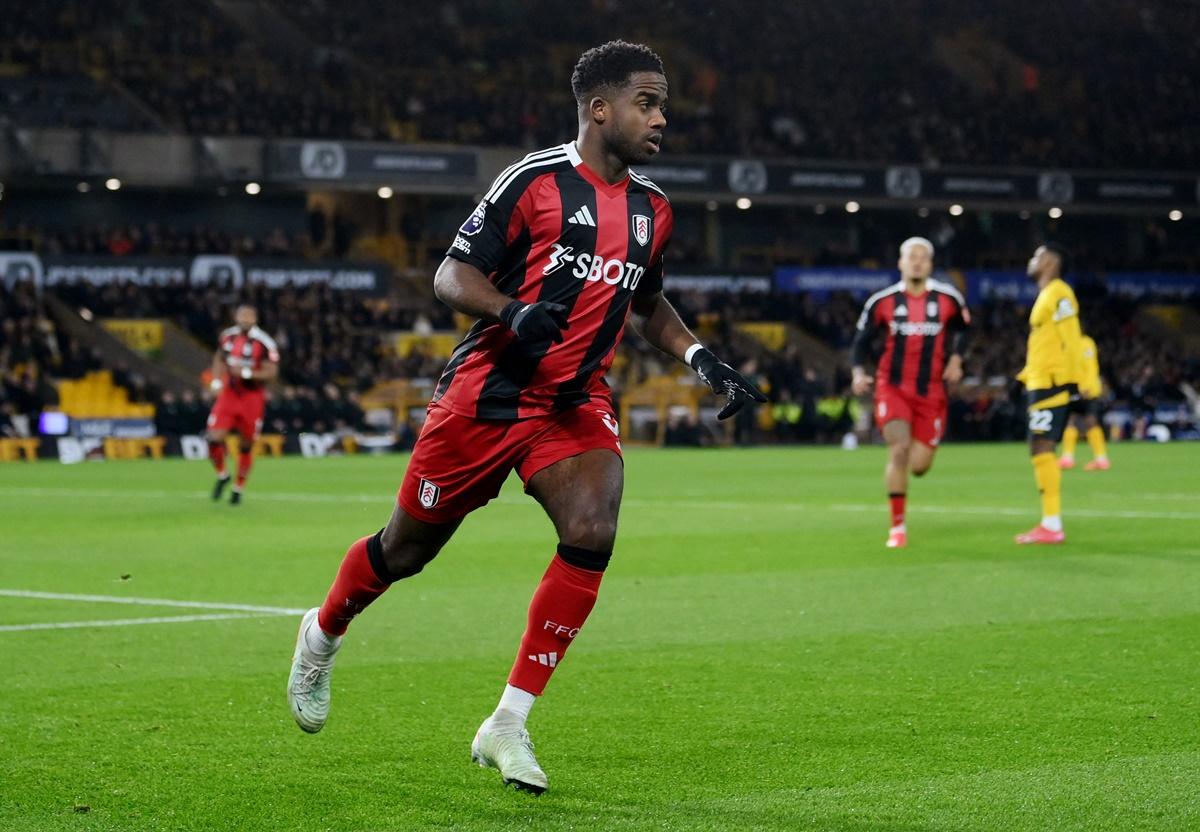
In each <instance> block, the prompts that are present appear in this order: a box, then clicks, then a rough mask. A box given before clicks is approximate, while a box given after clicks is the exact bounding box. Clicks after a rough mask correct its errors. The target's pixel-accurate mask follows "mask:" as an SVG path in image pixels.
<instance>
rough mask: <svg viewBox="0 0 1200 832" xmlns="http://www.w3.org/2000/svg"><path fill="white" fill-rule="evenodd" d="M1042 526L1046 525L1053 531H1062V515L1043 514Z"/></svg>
mask: <svg viewBox="0 0 1200 832" xmlns="http://www.w3.org/2000/svg"><path fill="white" fill-rule="evenodd" d="M1042 526H1044V527H1045V528H1047V529H1049V530H1050V531H1052V532H1061V531H1062V515H1061V514H1052V515H1049V516H1043V517H1042Z"/></svg>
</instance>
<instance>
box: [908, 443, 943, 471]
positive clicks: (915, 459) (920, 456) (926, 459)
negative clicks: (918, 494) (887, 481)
mask: <svg viewBox="0 0 1200 832" xmlns="http://www.w3.org/2000/svg"><path fill="white" fill-rule="evenodd" d="M936 455H937V448H934V447H931V446H929V445H926V444H925V443H924V442H919V441H917V440H916V439H913V440H912V445H911V446H910V447H909V449H908V470H909V471H911V472H912V475H913V476H914V477H923V476H925V475H926V474H928V473H929V469H930V468H932V467H933V459H934V457H935V456H936Z"/></svg>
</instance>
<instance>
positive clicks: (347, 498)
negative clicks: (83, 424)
mask: <svg viewBox="0 0 1200 832" xmlns="http://www.w3.org/2000/svg"><path fill="white" fill-rule="evenodd" d="M0 495H8V496H32V497H112V498H117V499H122V500H128V499H130V498H151V499H154V498H163V499H198V498H206V497H208V496H209V492H207V491H150V490H146V491H135V490H129V491H118V490H102V489H95V490H92V489H82V488H0ZM250 499H252V500H256V501H262V502H274V503H366V504H375V503H378V504H379V505H381V506H387V505H391V504H394V503H395V496H394V494H392V493H389V492H382V493H380V494H312V493H296V492H278V491H275V492H262V493H259V492H254V494H253V495H252V496H251V498H250ZM494 502H497V503H501V504H503V505H529V506H533V505H536V503H534V502H533V501H532V500H529V499H527V498H524V497H499V498H497V499H496V500H494ZM623 504H624V505H625V506H637V507H640V508H683V509H695V510H697V511H746V510H754V509H769V510H771V511H826V510H833V511H847V512H869V513H878V512H879V511H880V509H879V506H878V505H874V504H870V505H867V504H859V503H847V504H842V505H835V506H815V505H811V504H808V503H798V502H765V501H764V502H757V501H754V502H751V501H736V500H686V499H685V500H647V499H642V498H637V497H630V498H626V499H625V500H623ZM908 510H909V511H910V512H917V513H922V512H923V513H927V514H980V515H989V514H995V515H1002V516H1010V517H1018V516H1020V517H1023V516H1026V515H1030V516H1033V515H1036V513H1037V506H1036V503H1032V504H1031V505H1030V508H1022V507H1017V506H929V505H926V506H920V505H912V506H909V508H908ZM1065 515H1066V516H1067V517H1068V518H1070V517H1098V518H1105V517H1118V518H1123V519H1129V520H1200V512H1188V511H1121V510H1112V511H1109V510H1104V509H1068V510H1067V511H1066V512H1065Z"/></svg>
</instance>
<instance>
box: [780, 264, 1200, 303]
mask: <svg viewBox="0 0 1200 832" xmlns="http://www.w3.org/2000/svg"><path fill="white" fill-rule="evenodd" d="M934 277H935V278H937V279H938V280H942V281H945V282H947V283H950V284H952V285H955V286H957V287H958V288H959V289H960V290H962V292H963V294H964V295H965V296H966V299H967V303H970V304H978V303H984V302H986V301H989V300H1011V301H1017V302H1020V303H1033V301H1034V299H1035V298H1037V293H1038V289H1037V285H1036V284H1035V283H1034V282H1033V281H1032V280H1030V279H1029V277H1028V276H1027V275H1026V274H1025V272H1022V271H1016V270H998V269H967V270H964V271H959V270H950V271H946V270H937V271H935V272H934ZM899 279H900V275H899V274H898V273H897V272H895V271H889V270H887V269H859V268H849V267H830V268H812V267H798V266H780V267H779V268H777V269H776V270H775V275H774V289H775V291H777V292H785V293H794V292H802V293H807V294H812V295H815V296H816V297H818V298H824V297H827V296H828V295H829V294H830V293H831V292H849V293H850V294H852V295H854V296H855V297H857V298H865V297H867V296H868V295H871V294H873V293H874V292H878V291H879V290H880V289H884V288H886V287H888V286H890V285H891V284H893V283H895V282H896V281H897V280H899ZM1067 282H1068V283H1071V284H1072V285H1074V286H1076V287H1081V286H1088V287H1089V288H1098V289H1104V290H1106V291H1107V292H1108V294H1110V295H1118V296H1120V297H1123V298H1129V299H1131V300H1143V299H1159V300H1168V301H1176V300H1190V299H1193V298H1197V297H1200V274H1174V273H1169V272H1108V273H1099V272H1072V273H1071V274H1069V275H1067Z"/></svg>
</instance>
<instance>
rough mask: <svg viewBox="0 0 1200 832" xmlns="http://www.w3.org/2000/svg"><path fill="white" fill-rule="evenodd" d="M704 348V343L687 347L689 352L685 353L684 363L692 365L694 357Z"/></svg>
mask: <svg viewBox="0 0 1200 832" xmlns="http://www.w3.org/2000/svg"><path fill="white" fill-rule="evenodd" d="M702 349H704V345H703V344H692V345H691V346H690V347H688V348H687V352H685V353H684V354H683V363H684V364H687V365H688V366H689V367H690V366H692V358H693V357H694V356H695V355H696V353H698V352H700V350H702Z"/></svg>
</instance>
